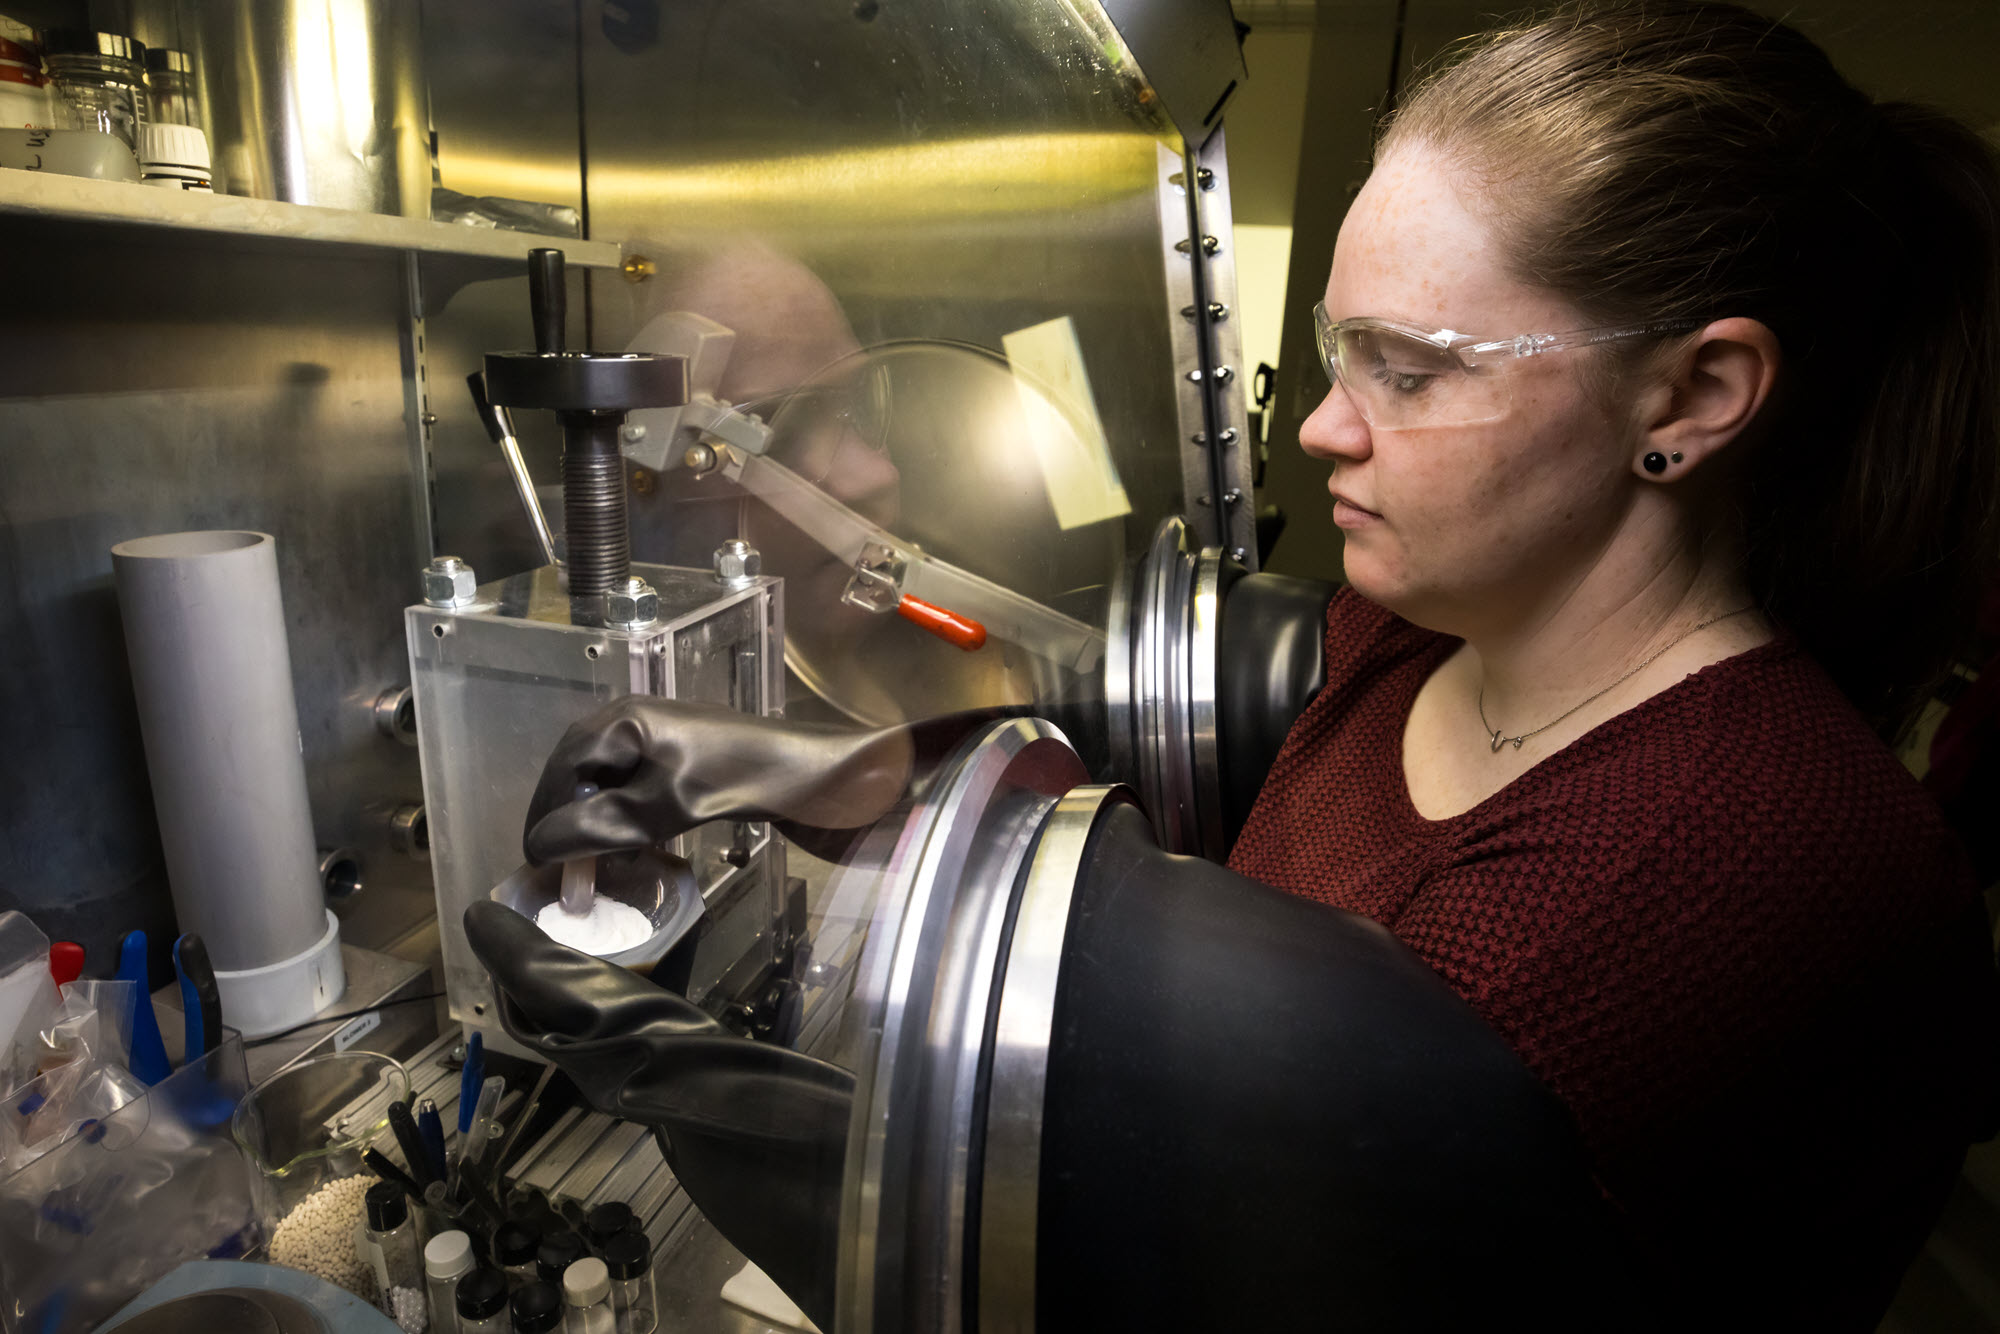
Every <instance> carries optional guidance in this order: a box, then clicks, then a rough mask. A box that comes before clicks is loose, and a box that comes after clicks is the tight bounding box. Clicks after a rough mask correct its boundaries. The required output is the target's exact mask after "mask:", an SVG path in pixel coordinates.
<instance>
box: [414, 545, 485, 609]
mask: <svg viewBox="0 0 2000 1334" xmlns="http://www.w3.org/2000/svg"><path fill="white" fill-rule="evenodd" d="M478 592H479V576H478V575H476V574H474V573H473V572H472V567H471V566H470V565H467V564H466V563H465V562H464V561H462V560H460V559H459V558H458V557H456V556H439V557H438V558H437V559H436V560H434V561H432V562H431V563H430V564H429V565H427V566H425V567H424V601H425V602H428V603H429V604H430V605H431V606H433V607H455V606H458V605H459V604H460V603H462V602H470V601H472V599H473V597H474V596H476V595H477V594H478Z"/></svg>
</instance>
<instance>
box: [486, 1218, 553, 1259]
mask: <svg viewBox="0 0 2000 1334" xmlns="http://www.w3.org/2000/svg"><path fill="white" fill-rule="evenodd" d="M541 1248H542V1234H541V1233H540V1232H539V1231H538V1230H536V1229H535V1228H532V1227H529V1226H528V1225H527V1224H526V1223H502V1224H501V1225H500V1226H499V1227H497V1228H494V1229H493V1263H494V1264H497V1265H499V1266H500V1267H502V1268H503V1269H512V1268H513V1267H514V1266H516V1265H525V1264H533V1263H534V1261H535V1252H536V1251H538V1250H540V1249H541Z"/></svg>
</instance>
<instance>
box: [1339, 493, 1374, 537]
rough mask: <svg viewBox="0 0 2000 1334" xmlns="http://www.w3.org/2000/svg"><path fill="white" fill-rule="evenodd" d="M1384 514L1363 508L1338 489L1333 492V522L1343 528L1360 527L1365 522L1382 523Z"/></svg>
mask: <svg viewBox="0 0 2000 1334" xmlns="http://www.w3.org/2000/svg"><path fill="white" fill-rule="evenodd" d="M1381 521H1382V516H1381V515H1379V514H1377V513H1376V512H1375V511H1374V510H1371V509H1363V508H1362V507H1361V506H1359V505H1357V504H1355V503H1354V502H1353V501H1351V500H1349V499H1348V498H1347V497H1346V496H1343V495H1341V494H1340V492H1338V491H1336V492H1334V493H1333V522H1334V524H1335V525H1336V526H1337V527H1341V528H1359V527H1361V526H1362V525H1364V524H1370V523H1380V522H1381Z"/></svg>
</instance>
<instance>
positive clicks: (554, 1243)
mask: <svg viewBox="0 0 2000 1334" xmlns="http://www.w3.org/2000/svg"><path fill="white" fill-rule="evenodd" d="M588 1254H590V1251H589V1249H588V1248H586V1247H585V1246H584V1244H583V1238H582V1237H579V1236H577V1235H576V1233H574V1232H571V1231H570V1230H569V1229H568V1228H564V1229H563V1230H562V1231H560V1232H551V1233H549V1234H548V1235H547V1236H545V1237H543V1238H542V1244H541V1246H540V1247H539V1248H538V1249H537V1250H536V1251H535V1276H536V1277H537V1278H539V1279H540V1280H541V1281H542V1282H544V1283H547V1284H549V1285H550V1286H551V1287H557V1288H559V1287H561V1286H562V1280H563V1275H564V1274H565V1273H567V1272H569V1267H570V1266H571V1265H573V1264H575V1263H576V1262H577V1261H578V1260H581V1259H582V1258H583V1257H584V1256H586V1255H588Z"/></svg>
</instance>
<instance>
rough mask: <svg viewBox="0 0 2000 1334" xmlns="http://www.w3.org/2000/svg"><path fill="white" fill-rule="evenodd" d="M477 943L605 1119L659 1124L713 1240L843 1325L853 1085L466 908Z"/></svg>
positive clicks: (527, 929) (481, 909)
mask: <svg viewBox="0 0 2000 1334" xmlns="http://www.w3.org/2000/svg"><path fill="white" fill-rule="evenodd" d="M465 935H466V939H467V940H468V941H469V942H470V943H471V945H472V950H473V953H475V954H477V955H478V956H479V960H480V962H481V963H483V964H485V965H486V969H487V971H488V972H490V973H491V974H492V975H493V985H494V988H495V990H496V991H497V992H498V995H499V1014H500V1022H501V1024H502V1026H503V1027H505V1028H506V1030H507V1032H508V1033H509V1034H510V1035H511V1036H512V1037H513V1038H514V1039H515V1040H516V1041H517V1042H520V1043H522V1044H523V1045H524V1046H526V1047H528V1048H529V1049H530V1050H532V1051H534V1052H537V1053H538V1054H540V1055H541V1056H542V1058H543V1059H545V1060H548V1061H550V1062H553V1063H554V1064H555V1065H557V1066H559V1067H560V1068H561V1069H562V1071H563V1073H565V1074H567V1075H568V1076H569V1077H570V1078H571V1079H572V1080H574V1081H575V1082H576V1085H577V1087H578V1088H579V1089H581V1090H582V1091H583V1095H584V1096H585V1097H586V1098H588V1099H589V1100H590V1102H591V1104H592V1105H593V1106H595V1107H596V1108H597V1109H598V1110H599V1111H603V1112H607V1113H609V1114H611V1115H613V1116H618V1117H623V1118H624V1119H626V1120H628V1121H637V1122H639V1123H641V1124H643V1125H649V1126H651V1127H653V1129H654V1131H655V1132H656V1134H657V1136H658V1138H659V1140H660V1147H661V1151H662V1152H663V1153H664V1154H665V1155H666V1158H667V1162H668V1165H669V1166H671V1167H672V1168H673V1170H674V1174H675V1175H676V1176H677V1177H679V1179H680V1183H681V1185H682V1187H683V1188H685V1189H686V1191H687V1193H688V1197H689V1198H690V1199H692V1200H693V1201H694V1202H695V1204H696V1205H697V1206H698V1207H699V1208H700V1209H701V1211H702V1213H703V1214H704V1215H705V1216H706V1217H707V1218H708V1220H709V1221H710V1222H711V1223H713V1224H714V1225H715V1228H716V1230H717V1231H718V1232H720V1233H722V1235H723V1236H724V1237H726V1238H728V1239H729V1242H730V1244H732V1245H734V1246H735V1247H736V1248H737V1249H738V1250H740V1251H742V1252H743V1253H744V1254H745V1255H747V1256H749V1257H750V1258H751V1259H752V1260H754V1261H756V1262H757V1264H758V1265H760V1266H762V1267H763V1269H764V1271H765V1272H766V1273H768V1274H769V1275H770V1276H771V1277H772V1279H773V1280H774V1281H776V1283H777V1284H778V1286H779V1287H781V1288H783V1289H784V1290H785V1292H786V1293H787V1294H789V1295H790V1296H791V1298H792V1300H794V1301H796V1302H797V1303H798V1304H799V1306H800V1308H801V1309H802V1310H804V1311H805V1312H806V1314H807V1315H809V1316H811V1317H812V1318H813V1320H814V1321H815V1322H816V1323H817V1324H818V1325H819V1326H820V1327H821V1328H822V1329H831V1328H832V1324H831V1320H832V1315H833V1292H834V1277H835V1269H836V1264H837V1257H838V1253H839V1233H840V1226H839V1215H840V1187H841V1172H842V1168H843V1164H844V1162H845V1159H846V1152H847V1121H848V1106H849V1103H850V1102H851V1100H852V1097H853V1092H854V1077H853V1076H852V1075H850V1074H849V1073H848V1072H847V1071H845V1070H842V1069H840V1068H839V1067H838V1066H833V1065H829V1064H827V1063H826V1062H824V1061H819V1060H815V1059H813V1058H812V1057H810V1056H806V1055H803V1054H802V1053H799V1052H795V1051H789V1050H787V1049H786V1048H783V1047H778V1046H774V1045H772V1044H770V1043H764V1042H752V1041H750V1040H749V1039H748V1038H739V1037H736V1036H734V1035H733V1034H731V1033H729V1032H728V1031H727V1030H726V1029H724V1028H723V1027H722V1025H721V1024H720V1023H718V1022H716V1021H715V1020H714V1019H712V1018H710V1017H709V1016H708V1015H707V1014H706V1013H704V1012H703V1011H702V1010H701V1009H700V1008H699V1007H697V1006H695V1005H693V1004H691V1003H690V1002H688V1001H687V1000H685V999H683V998H682V997H680V996H677V995H675V994H674V993H672V992H670V991H666V990H663V989H662V988H660V987H657V986H655V985H654V984H653V983H652V982H650V981H648V980H647V979H645V978H643V977H640V976H639V975H637V974H636V973H632V972H630V971H628V970H626V969H624V968H620V967H618V966H617V965H616V964H611V963H606V962H605V961H604V960H602V959H597V958H593V957H592V956H590V955H588V954H583V953H580V952H579V951H577V950H573V949H570V948H568V947H567V946H563V945H558V944H556V943H555V942H554V941H552V940H550V939H549V938H548V937H547V936H546V935H544V934H542V931H541V929H540V928H539V927H537V926H536V925H535V924H534V923H533V922H531V921H529V920H528V919H527V918H525V917H523V916H521V914H519V913H517V912H515V911H514V910H513V909H511V908H507V907H503V906H502V905H500V904H498V903H475V904H473V905H472V906H471V907H469V908H467V909H466V910H465Z"/></svg>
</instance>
